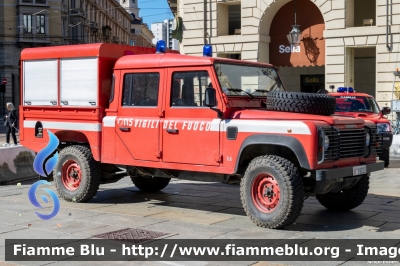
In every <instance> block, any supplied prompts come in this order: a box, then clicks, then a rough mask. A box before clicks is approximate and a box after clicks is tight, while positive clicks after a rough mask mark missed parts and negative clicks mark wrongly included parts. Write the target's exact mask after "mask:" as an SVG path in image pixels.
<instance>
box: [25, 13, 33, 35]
mask: <svg viewBox="0 0 400 266" xmlns="http://www.w3.org/2000/svg"><path fill="white" fill-rule="evenodd" d="M24 32H25V33H32V15H30V14H29V15H27V14H25V15H24Z"/></svg>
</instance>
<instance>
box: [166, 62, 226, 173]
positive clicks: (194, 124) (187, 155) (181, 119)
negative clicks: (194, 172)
mask: <svg viewBox="0 0 400 266" xmlns="http://www.w3.org/2000/svg"><path fill="white" fill-rule="evenodd" d="M210 77H212V76H211V75H210V73H209V69H208V68H206V67H205V68H203V69H202V68H196V69H194V68H193V69H192V70H190V68H185V69H181V68H176V69H169V70H168V78H167V80H168V82H167V86H168V88H167V89H166V90H165V91H166V96H165V99H166V101H165V103H164V105H165V117H164V119H163V121H162V130H161V132H162V133H161V134H162V146H163V149H162V150H163V162H168V163H184V164H193V165H210V166H217V165H219V161H220V160H219V125H220V122H221V119H219V118H217V113H216V112H215V111H213V110H211V109H210V108H209V107H206V106H204V95H205V89H206V88H207V87H208V86H209V85H211V84H210V83H213V84H216V83H214V82H215V81H213V80H211V78H210ZM211 86H212V85H211ZM199 170H200V169H199Z"/></svg>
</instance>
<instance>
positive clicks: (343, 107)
mask: <svg viewBox="0 0 400 266" xmlns="http://www.w3.org/2000/svg"><path fill="white" fill-rule="evenodd" d="M335 97H336V112H369V113H376V114H378V113H379V107H378V104H377V103H376V101H375V99H374V98H372V97H365V96H335Z"/></svg>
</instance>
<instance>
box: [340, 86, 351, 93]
mask: <svg viewBox="0 0 400 266" xmlns="http://www.w3.org/2000/svg"><path fill="white" fill-rule="evenodd" d="M337 92H347V93H349V92H354V89H353V88H352V87H339V88H338V89H337Z"/></svg>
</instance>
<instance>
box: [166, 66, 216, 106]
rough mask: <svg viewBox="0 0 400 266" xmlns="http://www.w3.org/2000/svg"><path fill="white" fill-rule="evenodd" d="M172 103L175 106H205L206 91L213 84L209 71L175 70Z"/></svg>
mask: <svg viewBox="0 0 400 266" xmlns="http://www.w3.org/2000/svg"><path fill="white" fill-rule="evenodd" d="M171 86H172V89H171V101H170V105H171V106H172V107H174V106H190V107H201V106H204V93H205V91H206V88H207V87H209V86H211V80H210V76H209V75H208V72H207V71H196V72H175V73H173V75H172V84H171Z"/></svg>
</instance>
